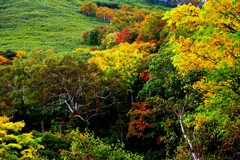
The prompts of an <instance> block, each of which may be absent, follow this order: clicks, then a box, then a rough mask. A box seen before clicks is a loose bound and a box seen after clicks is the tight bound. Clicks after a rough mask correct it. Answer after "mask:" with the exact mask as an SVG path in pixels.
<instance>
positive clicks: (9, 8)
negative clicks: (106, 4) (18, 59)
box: [0, 0, 105, 52]
mask: <svg viewBox="0 0 240 160" xmlns="http://www.w3.org/2000/svg"><path fill="white" fill-rule="evenodd" d="M81 4H82V1H79V0H17V1H16V0H0V37H1V38H0V50H3V51H4V50H6V49H13V50H24V51H30V50H32V49H35V48H41V49H52V50H54V51H56V52H65V51H71V50H72V49H74V48H78V47H81V44H80V38H81V35H82V33H83V32H84V31H86V30H88V29H91V28H93V27H95V26H97V25H105V23H103V22H100V21H98V20H97V19H96V18H91V17H86V16H84V15H81V14H79V13H78V10H79V7H80V6H81Z"/></svg>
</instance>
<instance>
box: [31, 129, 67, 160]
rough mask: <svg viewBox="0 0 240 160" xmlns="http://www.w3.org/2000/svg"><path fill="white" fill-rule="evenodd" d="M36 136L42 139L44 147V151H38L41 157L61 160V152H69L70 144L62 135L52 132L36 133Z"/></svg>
mask: <svg viewBox="0 0 240 160" xmlns="http://www.w3.org/2000/svg"><path fill="white" fill-rule="evenodd" d="M34 134H35V136H38V137H41V145H43V146H44V149H40V150H38V153H39V154H40V155H41V157H45V158H48V159H56V160H61V159H62V158H61V150H67V149H69V147H70V142H68V141H67V140H66V138H65V137H64V136H63V135H61V134H53V133H51V132H45V133H37V132H35V133H34Z"/></svg>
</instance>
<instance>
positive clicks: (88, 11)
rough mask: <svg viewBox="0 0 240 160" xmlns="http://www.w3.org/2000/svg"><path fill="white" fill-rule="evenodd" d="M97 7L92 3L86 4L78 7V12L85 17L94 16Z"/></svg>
mask: <svg viewBox="0 0 240 160" xmlns="http://www.w3.org/2000/svg"><path fill="white" fill-rule="evenodd" d="M97 9H98V6H97V4H96V3H93V2H86V3H84V4H83V5H82V6H81V7H80V9H79V10H80V12H81V13H82V14H85V15H87V16H95V15H96V11H97Z"/></svg>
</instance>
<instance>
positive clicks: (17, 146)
mask: <svg viewBox="0 0 240 160" xmlns="http://www.w3.org/2000/svg"><path fill="white" fill-rule="evenodd" d="M24 126H25V123H24V122H23V121H21V122H10V119H9V118H8V117H6V116H2V117H0V142H1V144H0V159H40V158H39V157H38V155H37V150H38V149H40V148H43V146H41V145H39V144H38V142H39V139H33V136H32V134H31V133H24V134H20V133H19V131H20V130H22V128H23V127H24ZM19 153H20V154H19Z"/></svg>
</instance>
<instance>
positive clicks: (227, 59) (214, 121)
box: [164, 0, 240, 157]
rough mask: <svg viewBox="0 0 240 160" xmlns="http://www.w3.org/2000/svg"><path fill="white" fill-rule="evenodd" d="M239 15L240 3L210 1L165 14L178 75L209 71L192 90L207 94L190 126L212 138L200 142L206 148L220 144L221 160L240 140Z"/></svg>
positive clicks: (234, 152) (235, 151)
mask: <svg viewBox="0 0 240 160" xmlns="http://www.w3.org/2000/svg"><path fill="white" fill-rule="evenodd" d="M239 13H240V2H239V1H238V0H208V1H207V2H206V3H205V4H204V5H203V9H199V8H197V7H195V6H193V5H182V6H179V7H177V8H175V9H173V10H171V11H169V12H167V13H166V14H165V16H164V19H165V20H167V26H168V27H169V28H170V30H171V31H170V36H171V38H170V43H169V44H170V46H171V48H170V49H171V50H172V51H173V52H174V53H175V55H174V56H173V57H172V60H173V64H174V65H175V66H176V67H177V68H178V71H179V73H180V74H183V75H184V74H187V73H190V72H191V71H195V70H202V71H204V72H205V73H206V74H205V75H206V76H205V77H203V78H202V79H200V80H199V81H198V82H197V83H195V85H194V86H193V87H194V88H195V89H198V90H200V91H201V93H202V94H203V103H202V105H200V106H199V107H198V108H197V111H198V112H197V113H196V114H194V115H193V116H192V118H193V117H194V118H193V119H192V120H193V121H192V123H191V124H190V123H188V126H191V125H193V127H194V129H195V134H197V136H198V138H199V139H208V141H205V142H203V141H202V142H201V143H203V144H205V146H206V145H209V144H207V143H208V142H209V143H211V141H210V140H211V139H212V140H213V141H215V142H216V141H218V142H219V143H220V144H221V145H222V146H221V147H219V146H218V147H219V148H221V150H218V153H217V154H218V155H219V154H221V155H220V156H221V157H223V156H225V155H226V154H224V153H226V151H228V154H229V153H231V154H232V155H231V156H237V152H238V150H237V149H235V148H236V146H235V147H234V144H236V143H239V142H238V139H239V137H240V134H239V131H240V122H239V114H238V113H239V109H240V108H239V106H240V101H239V99H240V81H239V77H240V63H239V62H240V43H239V38H240V34H239V33H240V17H239ZM190 117H191V116H190ZM210 125H211V127H208V126H210ZM233 128H234V129H233Z"/></svg>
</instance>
